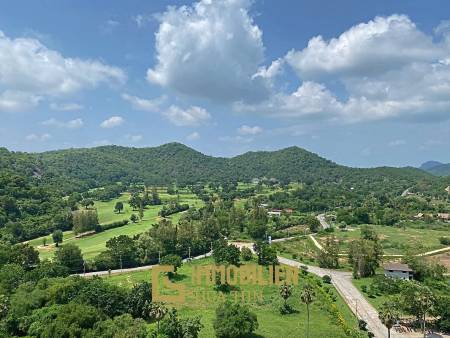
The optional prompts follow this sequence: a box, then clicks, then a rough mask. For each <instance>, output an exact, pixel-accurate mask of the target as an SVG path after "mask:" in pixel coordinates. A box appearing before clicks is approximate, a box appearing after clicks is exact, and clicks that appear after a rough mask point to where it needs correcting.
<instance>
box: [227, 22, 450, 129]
mask: <svg viewBox="0 0 450 338" xmlns="http://www.w3.org/2000/svg"><path fill="white" fill-rule="evenodd" d="M440 26H441V27H440V28H439V29H438V32H439V36H440V37H443V38H439V37H437V36H432V35H427V34H425V33H423V32H422V31H420V30H419V29H418V28H417V27H416V25H415V24H414V23H413V22H412V21H411V20H410V19H409V18H408V17H407V16H404V15H392V16H389V17H376V18H375V19H374V20H371V21H369V22H367V23H361V24H358V25H356V26H354V27H351V28H350V29H349V30H347V31H345V32H344V33H342V34H341V35H340V36H338V37H337V38H333V39H330V40H329V41H325V40H324V39H323V38H322V37H321V36H318V37H314V38H312V39H311V40H310V41H309V43H308V45H307V47H305V48H304V49H303V50H300V51H295V50H292V51H290V52H289V53H288V54H287V55H286V57H285V58H284V60H285V62H286V63H287V64H289V65H290V66H291V68H292V69H293V70H294V71H295V72H296V74H297V75H298V77H299V79H300V80H301V81H302V83H301V85H300V86H299V87H298V89H297V90H295V91H293V92H291V93H284V92H277V93H274V94H273V95H271V96H270V97H269V98H268V99H266V100H265V101H262V102H258V103H257V104H247V103H242V102H239V103H237V104H235V105H234V107H235V109H236V110H238V111H250V112H264V113H267V114H271V115H273V116H277V117H289V118H303V119H305V118H306V119H321V120H323V119H328V120H332V121H339V122H360V121H374V120H382V119H409V120H416V121H417V120H424V121H433V120H439V119H448V118H450V115H449V114H448V112H449V110H450V39H448V36H450V35H449V34H448V33H446V32H445V31H444V28H445V27H446V26H447V25H446V24H442V25H440ZM336 85H337V86H338V87H342V90H340V92H339V94H337V93H335V92H333V90H332V89H330V88H336Z"/></svg>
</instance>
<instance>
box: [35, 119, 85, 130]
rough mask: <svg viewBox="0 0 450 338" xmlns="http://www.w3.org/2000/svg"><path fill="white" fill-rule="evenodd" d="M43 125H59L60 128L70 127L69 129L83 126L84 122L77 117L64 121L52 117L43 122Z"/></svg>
mask: <svg viewBox="0 0 450 338" xmlns="http://www.w3.org/2000/svg"><path fill="white" fill-rule="evenodd" d="M42 125H44V126H49V127H58V128H68V129H78V128H81V127H82V126H83V125H84V122H83V120H82V119H81V118H77V119H74V120H70V121H67V122H64V121H58V120H56V119H54V118H51V119H49V120H46V121H44V122H42Z"/></svg>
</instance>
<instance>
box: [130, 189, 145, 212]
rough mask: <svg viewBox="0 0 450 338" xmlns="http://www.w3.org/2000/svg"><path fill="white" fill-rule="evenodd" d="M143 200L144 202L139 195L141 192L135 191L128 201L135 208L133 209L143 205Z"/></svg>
mask: <svg viewBox="0 0 450 338" xmlns="http://www.w3.org/2000/svg"><path fill="white" fill-rule="evenodd" d="M141 202H142V199H141V197H140V196H139V193H137V192H135V193H133V194H132V195H131V197H130V200H129V201H128V203H129V204H130V206H131V207H132V208H133V210H136V209H138V208H139V206H140V205H141Z"/></svg>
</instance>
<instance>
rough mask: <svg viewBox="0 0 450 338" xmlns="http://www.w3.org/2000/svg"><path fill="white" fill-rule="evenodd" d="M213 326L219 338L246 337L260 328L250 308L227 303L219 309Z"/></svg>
mask: <svg viewBox="0 0 450 338" xmlns="http://www.w3.org/2000/svg"><path fill="white" fill-rule="evenodd" d="M213 325H214V330H215V331H216V336H217V337H218V338H236V337H245V336H247V335H250V334H251V333H252V332H253V331H255V330H256V329H257V328H258V319H257V317H256V314H254V313H253V312H250V310H249V308H248V306H246V305H241V304H239V303H232V302H230V301H227V302H225V303H222V304H220V305H219V306H218V307H217V309H216V319H215V320H214V324H213Z"/></svg>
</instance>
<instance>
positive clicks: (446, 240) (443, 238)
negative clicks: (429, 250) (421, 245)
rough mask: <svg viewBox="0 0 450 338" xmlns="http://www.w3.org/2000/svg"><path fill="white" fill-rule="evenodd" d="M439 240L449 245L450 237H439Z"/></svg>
mask: <svg viewBox="0 0 450 338" xmlns="http://www.w3.org/2000/svg"><path fill="white" fill-rule="evenodd" d="M439 242H440V243H441V244H442V245H450V237H441V238H439Z"/></svg>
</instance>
